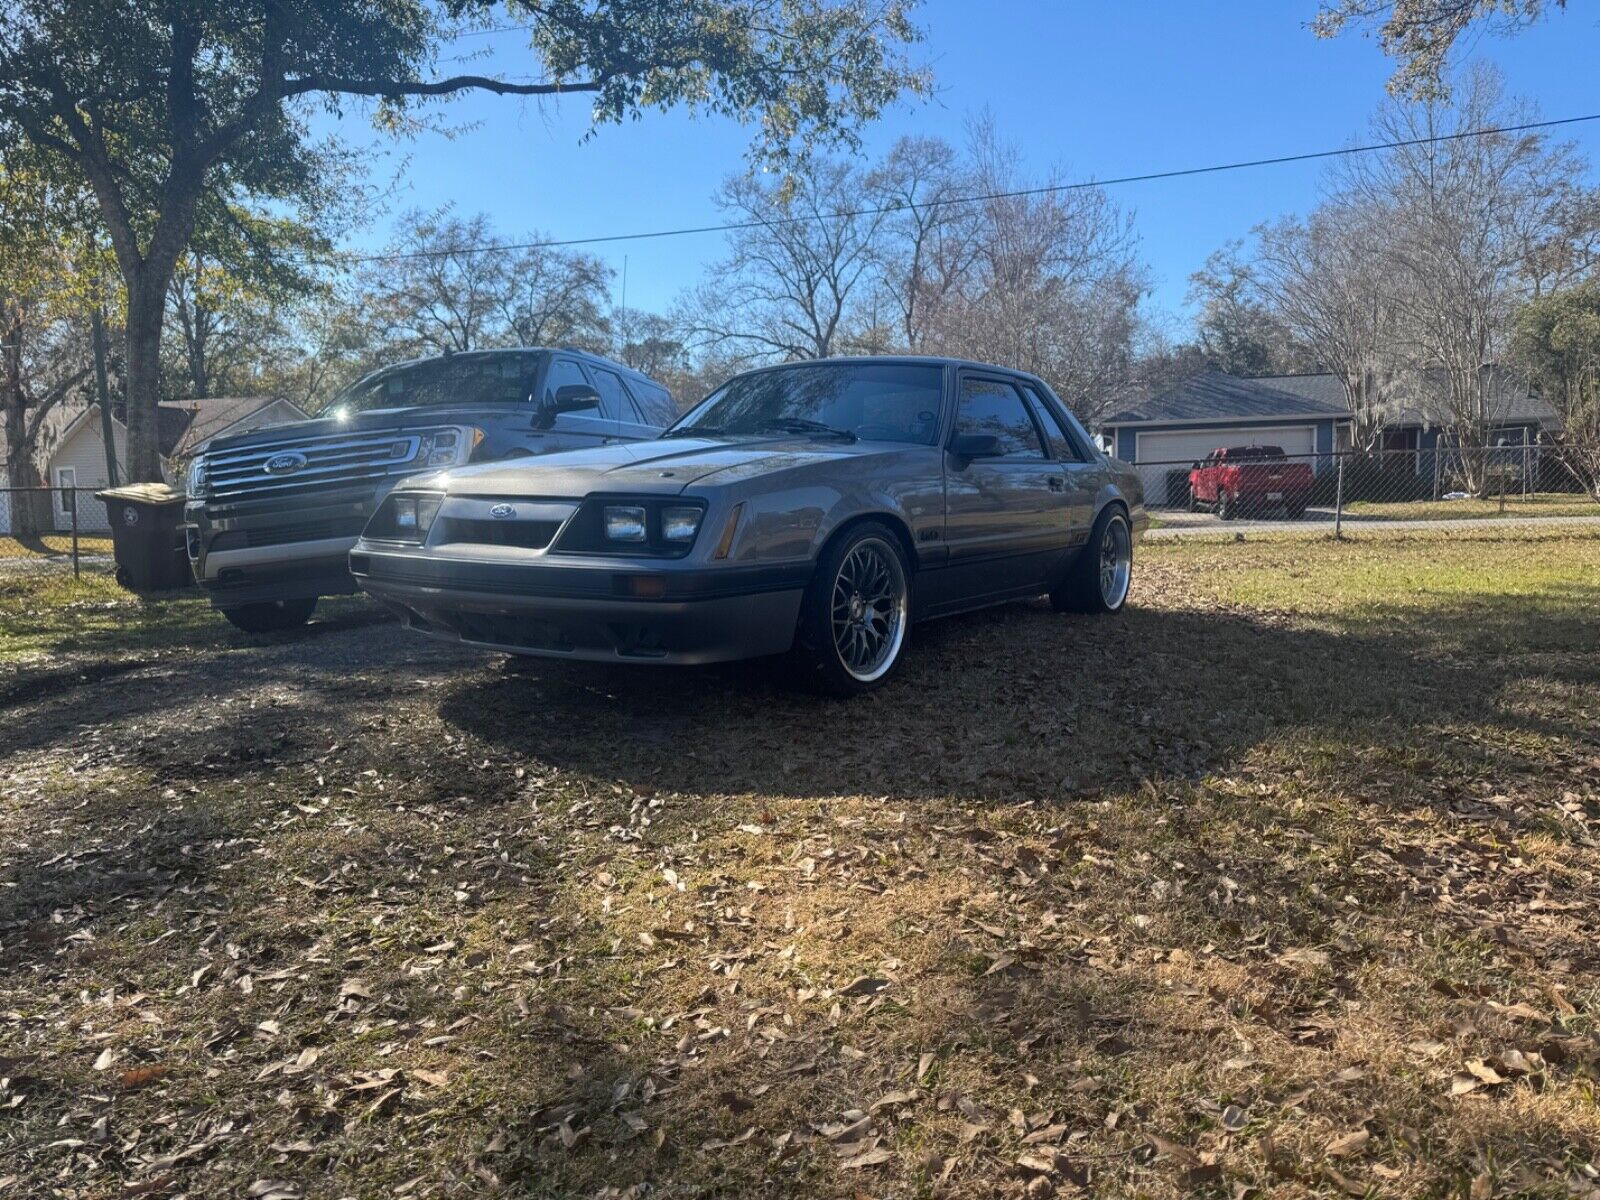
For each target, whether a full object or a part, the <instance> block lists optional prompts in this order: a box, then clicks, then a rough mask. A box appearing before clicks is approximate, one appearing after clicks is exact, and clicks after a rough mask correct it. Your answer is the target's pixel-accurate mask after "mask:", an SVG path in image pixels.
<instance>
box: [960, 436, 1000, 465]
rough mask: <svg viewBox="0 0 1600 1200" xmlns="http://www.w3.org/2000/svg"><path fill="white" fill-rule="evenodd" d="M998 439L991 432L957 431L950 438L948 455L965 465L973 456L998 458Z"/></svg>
mask: <svg viewBox="0 0 1600 1200" xmlns="http://www.w3.org/2000/svg"><path fill="white" fill-rule="evenodd" d="M1001 453H1002V451H1001V448H1000V439H999V438H997V437H996V436H995V435H994V434H992V433H958V434H956V435H955V437H953V438H951V439H950V457H951V458H954V459H956V460H957V461H958V462H959V463H960V465H961V466H963V467H965V466H966V465H967V464H968V463H970V462H971V461H972V460H973V459H975V458H999V457H1000V456H1001Z"/></svg>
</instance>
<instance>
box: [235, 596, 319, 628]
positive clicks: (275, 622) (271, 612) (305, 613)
mask: <svg viewBox="0 0 1600 1200" xmlns="http://www.w3.org/2000/svg"><path fill="white" fill-rule="evenodd" d="M316 607H317V597H315V596H311V597H309V598H305V597H302V598H298V599H294V600H269V601H268V602H266V603H265V604H240V605H238V606H236V607H234V608H225V609H223V610H222V615H223V616H225V617H227V618H228V620H229V621H230V622H232V624H233V626H234V628H236V629H242V630H244V632H246V633H276V632H278V631H279V630H283V629H296V628H298V627H299V626H301V625H304V624H305V623H306V622H307V621H309V620H310V619H311V613H312V611H313V610H314V609H315V608H316Z"/></svg>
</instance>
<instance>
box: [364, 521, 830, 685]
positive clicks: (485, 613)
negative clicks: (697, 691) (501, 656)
mask: <svg viewBox="0 0 1600 1200" xmlns="http://www.w3.org/2000/svg"><path fill="white" fill-rule="evenodd" d="M350 571H351V574H352V575H354V577H355V579H356V580H357V582H358V583H360V585H361V587H362V588H363V589H364V590H365V591H368V592H370V593H372V594H373V595H374V596H376V597H378V598H379V599H380V600H381V601H383V602H384V603H385V604H386V605H388V606H389V607H390V608H392V609H393V610H394V611H395V612H396V613H398V614H399V616H400V618H401V620H402V621H403V622H404V623H405V624H406V626H407V627H408V628H411V629H414V630H416V631H417V632H419V633H425V634H428V635H429V636H432V637H436V638H442V639H445V640H447V641H453V642H462V643H465V644H467V645H472V646H478V647H482V648H484V649H488V650H500V651H505V652H507V653H510V654H523V655H535V656H539V657H544V658H571V659H582V660H586V661H591V662H631V663H658V664H668V665H679V666H688V665H694V664H700V663H713V662H729V661H732V660H735V659H743V658H759V657H761V656H763V655H769V654H781V653H783V652H784V651H785V650H787V649H789V647H790V646H791V645H792V644H793V641H794V633H795V624H796V622H797V621H798V619H799V615H800V602H801V598H802V596H803V595H804V593H805V587H806V584H807V582H808V581H809V579H810V576H811V564H810V563H807V562H802V563H793V564H782V565H776V566H764V567H757V568H750V567H723V568H715V569H711V568H698V569H697V568H687V569H686V568H683V567H681V566H678V565H673V566H657V565H655V564H648V563H644V564H634V563H626V564H625V563H620V562H617V561H615V560H585V561H570V562H559V563H558V562H553V561H551V560H548V559H544V560H541V561H540V562H537V563H517V562H511V561H505V560H502V561H493V562H489V561H474V560H465V559H459V558H444V557H435V556H431V555H429V554H428V552H427V551H406V550H401V549H394V548H388V547H383V548H380V547H377V546H375V545H374V544H372V543H367V542H362V543H360V544H358V545H357V547H356V549H355V550H354V551H352V552H351V555H350Z"/></svg>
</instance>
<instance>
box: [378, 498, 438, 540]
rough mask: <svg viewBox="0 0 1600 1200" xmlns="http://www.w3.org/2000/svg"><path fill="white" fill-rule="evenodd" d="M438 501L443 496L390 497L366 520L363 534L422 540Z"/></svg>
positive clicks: (424, 538) (390, 538)
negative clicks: (368, 520) (369, 519)
mask: <svg viewBox="0 0 1600 1200" xmlns="http://www.w3.org/2000/svg"><path fill="white" fill-rule="evenodd" d="M442 503H444V497H443V496H436V495H426V494H424V495H415V494H413V495H401V496H390V497H389V498H388V499H387V500H385V501H384V502H383V504H382V505H380V506H379V508H378V511H377V512H376V513H375V514H373V518H372V520H371V521H370V522H368V524H367V530H366V536H367V537H372V538H382V539H385V540H388V541H391V542H416V543H419V544H420V543H422V542H425V541H427V540H428V530H429V529H431V528H432V527H433V519H434V518H435V517H437V516H438V515H439V506H440V505H441V504H442Z"/></svg>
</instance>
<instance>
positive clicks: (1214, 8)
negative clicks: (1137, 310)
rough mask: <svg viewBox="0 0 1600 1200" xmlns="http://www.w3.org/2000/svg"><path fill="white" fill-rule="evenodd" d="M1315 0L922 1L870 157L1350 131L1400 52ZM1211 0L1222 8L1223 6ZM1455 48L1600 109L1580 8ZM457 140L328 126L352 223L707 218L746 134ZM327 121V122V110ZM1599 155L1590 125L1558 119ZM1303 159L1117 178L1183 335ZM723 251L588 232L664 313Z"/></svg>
mask: <svg viewBox="0 0 1600 1200" xmlns="http://www.w3.org/2000/svg"><path fill="white" fill-rule="evenodd" d="M1315 7H1316V0H1223V2H1222V3H1216V4H1196V3H1194V2H1193V0H1145V2H1142V3H1141V2H1134V3H1121V4H1091V3H1081V2H1079V3H1072V2H1064V0H926V3H925V6H924V9H923V14H922V24H923V26H924V28H925V29H926V31H927V35H928V36H927V41H926V42H925V43H923V44H922V45H921V46H920V47H918V48H916V51H915V52H916V54H917V55H918V57H919V58H920V59H921V60H922V61H924V62H926V63H927V64H928V65H929V66H930V67H931V68H932V70H933V72H934V76H935V80H936V88H937V95H936V96H935V98H934V99H933V100H932V101H931V102H928V103H925V104H917V105H908V106H904V107H900V108H897V109H896V110H894V111H892V112H890V113H888V114H887V115H886V116H885V117H884V118H883V119H882V120H881V121H880V122H879V123H878V124H876V125H875V126H873V127H872V128H871V129H869V130H868V131H867V134H866V147H865V152H866V153H867V154H869V155H870V154H874V153H877V152H881V151H882V150H883V149H885V148H886V147H887V146H889V145H890V144H891V143H892V142H893V141H894V140H895V138H897V137H899V136H901V135H902V134H906V133H913V132H914V133H922V134H937V135H940V136H944V137H946V138H948V139H949V140H951V141H954V142H958V143H959V142H960V141H961V139H962V137H963V136H964V128H965V124H966V122H967V120H968V118H969V117H970V116H971V115H972V114H974V113H976V112H979V111H981V110H982V109H984V108H985V107H987V108H988V109H989V110H990V111H991V112H992V113H993V114H994V116H995V119H996V123H997V125H998V127H999V129H1000V131H1001V132H1002V134H1003V135H1004V136H1006V137H1007V138H1008V139H1009V140H1011V141H1014V142H1015V143H1016V144H1017V145H1018V146H1019V147H1020V148H1021V150H1022V152H1023V155H1024V157H1025V160H1026V162H1027V163H1028V165H1029V168H1030V170H1037V171H1040V172H1043V171H1044V170H1046V169H1048V168H1050V167H1052V166H1054V167H1057V168H1059V169H1060V170H1061V171H1062V173H1063V174H1064V175H1065V176H1067V177H1069V178H1074V179H1076V178H1087V177H1095V178H1102V179H1103V178H1109V177H1113V176H1118V175H1129V174H1139V173H1143V172H1148V171H1154V170H1165V169H1172V168H1182V167H1191V166H1202V165H1205V164H1208V163H1213V162H1227V161H1234V160H1239V159H1250V158H1258V157H1268V156H1274V155H1280V154H1292V153H1297V152H1302V151H1307V150H1319V149H1327V148H1334V147H1337V146H1341V145H1346V144H1349V143H1350V142H1352V141H1353V140H1356V139H1358V138H1359V137H1360V136H1361V135H1362V134H1363V133H1364V132H1365V128H1366V124H1367V121H1368V119H1369V118H1370V116H1371V114H1372V112H1373V110H1374V109H1375V108H1376V106H1377V105H1378V104H1379V103H1380V102H1381V101H1382V99H1383V97H1384V91H1383V88H1384V83H1385V81H1386V79H1387V78H1388V75H1389V72H1390V69H1391V66H1392V64H1390V63H1389V62H1388V61H1387V60H1386V59H1385V58H1384V57H1383V56H1382V55H1381V54H1380V53H1379V51H1378V48H1377V46H1376V44H1375V42H1373V41H1372V40H1370V39H1367V38H1363V37H1361V36H1358V35H1347V36H1346V37H1344V38H1341V39H1339V40H1336V41H1331V42H1330V41H1322V40H1319V39H1317V38H1315V37H1313V36H1312V35H1311V33H1310V31H1309V30H1308V29H1307V28H1306V22H1307V21H1309V19H1310V18H1311V16H1312V15H1313V14H1314V11H1315ZM1219 13H1226V14H1227V15H1226V16H1220V15H1218V14H1219ZM521 37H522V35H519V34H516V33H509V34H499V35H494V36H492V37H489V38H474V39H469V40H463V41H460V42H457V43H456V44H455V48H456V50H457V51H458V52H461V53H467V52H475V53H477V54H479V55H480V56H481V57H477V58H474V59H473V60H472V61H471V62H470V64H466V65H467V66H468V67H469V69H471V70H473V71H474V72H482V73H490V72H494V71H499V72H504V73H505V74H507V75H516V74H527V73H528V69H529V68H528V65H527V64H528V56H527V52H526V50H525V48H522V47H521V45H520V39H521ZM1462 49H1464V50H1465V53H1464V54H1461V55H1459V58H1460V60H1461V61H1470V60H1472V59H1476V58H1483V59H1487V60H1489V61H1492V62H1494V63H1495V64H1496V65H1498V66H1499V67H1500V68H1501V70H1502V71H1503V72H1504V73H1505V76H1506V79H1507V83H1508V86H1509V91H1510V92H1511V93H1512V94H1513V95H1516V96H1520V97H1523V98H1525V99H1528V100H1531V101H1533V102H1534V103H1535V104H1537V105H1538V107H1539V109H1540V112H1541V115H1542V116H1544V117H1546V118H1552V117H1565V116H1571V115H1577V114H1581V113H1587V112H1592V111H1600V88H1596V86H1595V82H1594V81H1595V78H1596V75H1595V71H1594V63H1595V61H1596V51H1597V50H1600V25H1597V24H1596V22H1595V18H1594V16H1593V15H1592V14H1588V13H1586V12H1585V11H1584V10H1583V9H1582V8H1579V9H1578V11H1576V12H1569V13H1565V14H1558V15H1557V16H1555V17H1554V18H1553V19H1552V20H1550V21H1549V22H1547V23H1546V24H1544V25H1542V26H1539V27H1536V28H1535V29H1533V30H1531V31H1528V32H1525V33H1523V34H1522V35H1520V36H1519V37H1516V38H1513V39H1501V38H1494V37H1487V36H1475V37H1474V38H1472V39H1471V41H1470V42H1469V43H1468V44H1467V45H1465V46H1464V47H1463V48H1462ZM444 111H445V113H446V115H447V116H448V119H449V120H450V121H451V123H453V124H455V125H457V126H459V127H460V128H459V131H458V132H457V133H456V135H455V136H454V137H451V138H445V137H443V136H440V135H435V134H428V135H424V136H421V137H419V138H417V139H415V140H413V141H409V142H403V143H395V142H393V141H391V140H389V139H387V138H378V137H375V136H373V135H372V134H371V132H370V130H369V129H368V127H366V126H365V125H363V124H362V122H361V121H360V120H359V119H356V118H346V119H345V120H344V121H342V122H338V123H337V127H338V128H339V129H340V130H341V132H342V133H343V134H344V135H345V136H347V137H350V138H352V139H353V140H355V141H358V142H362V143H365V144H370V145H371V147H372V148H373V149H374V151H375V153H376V154H378V155H379V157H378V159H377V160H376V162H375V167H374V171H375V178H379V179H381V180H383V181H384V182H393V184H394V188H395V190H394V193H393V196H392V198H391V199H390V201H389V203H388V211H387V213H386V214H385V215H382V216H379V217H378V219H377V220H375V221H374V222H373V223H372V225H371V226H370V227H369V228H367V229H365V230H363V231H361V232H360V233H358V234H356V235H354V236H352V237H351V238H350V239H348V244H349V245H351V246H357V247H371V248H378V247H381V246H382V245H383V243H384V241H385V239H386V237H387V234H388V230H389V223H390V221H391V220H392V218H393V215H394V214H396V213H398V212H399V211H401V210H403V209H405V208H407V207H413V206H415V207H422V208H431V207H433V206H436V205H440V204H444V203H447V202H454V204H455V205H456V207H457V210H458V211H460V212H462V213H472V212H480V211H481V212H484V213H487V214H488V215H489V216H490V218H491V219H492V221H493V223H494V224H495V226H496V227H497V228H498V229H499V230H500V232H501V233H502V234H504V235H505V236H507V237H508V238H509V237H518V236H521V235H524V234H526V233H527V232H528V231H530V230H534V229H537V230H540V231H542V232H544V233H546V234H548V235H550V236H553V237H587V236H594V235H601V234H611V233H631V232H638V231H647V230H652V229H664V228H671V227H675V226H682V225H698V224H705V223H708V222H714V221H716V220H717V212H716V210H715V208H714V206H713V205H712V203H711V199H710V197H711V193H712V192H713V190H714V189H715V187H716V184H717V182H718V180H720V179H721V178H722V177H723V176H724V175H726V174H728V173H730V172H733V171H738V170H742V169H743V167H744V160H743V154H744V150H745V147H746V146H747V144H748V141H749V131H748V130H745V129H742V128H741V127H739V126H738V125H736V124H734V123H732V122H729V121H722V120H707V119H702V120H690V119H688V118H687V117H685V116H684V115H682V114H679V113H666V114H660V113H652V114H648V115H647V116H645V118H644V119H643V120H641V121H638V122H632V123H628V124H625V125H623V126H605V127H602V128H601V129H600V130H599V131H598V133H597V135H596V136H595V137H593V138H592V139H590V140H588V141H584V140H583V135H584V132H585V130H586V129H587V128H588V119H587V118H588V112H587V105H586V104H585V103H584V102H583V101H582V100H581V99H575V100H572V101H560V102H554V103H552V102H542V103H540V102H534V101H527V100H517V99H511V98H501V97H493V96H472V97H469V98H467V99H465V100H462V101H459V102H457V103H455V104H453V105H451V106H450V107H449V108H447V109H446V110H444ZM318 124H319V126H321V127H323V128H329V127H331V126H332V125H334V124H335V123H333V122H331V121H328V120H322V121H319V122H318ZM1562 136H1563V137H1570V138H1571V140H1573V141H1575V142H1576V143H1577V144H1578V145H1579V147H1580V148H1581V149H1582V150H1583V151H1584V152H1585V154H1586V155H1587V156H1588V157H1589V158H1590V159H1591V161H1595V162H1600V122H1595V123H1593V124H1588V125H1579V126H1576V127H1573V128H1572V129H1571V130H1570V131H1568V132H1566V133H1563V135H1562ZM1322 178H1323V169H1322V168H1321V167H1320V166H1318V165H1316V164H1309V165H1292V166H1277V167H1264V168H1259V169H1255V170H1249V171H1240V172H1234V173H1229V174H1223V175H1215V176H1209V177H1202V178H1198V179H1195V178H1191V179H1180V180H1172V181H1162V182H1152V183H1142V184H1130V185H1127V186H1122V187H1117V188H1115V189H1113V195H1114V196H1115V197H1116V199H1117V200H1118V202H1119V203H1121V204H1123V205H1124V206H1126V207H1128V208H1131V209H1132V210H1134V212H1135V213H1136V218H1137V219H1136V227H1137V231H1138V234H1139V236H1140V251H1141V254H1142V256H1143V258H1144V260H1145V261H1146V262H1147V263H1148V265H1149V267H1150V269H1151V273H1152V276H1153V279H1154V283H1155V291H1154V294H1153V296H1152V297H1151V302H1150V304H1151V308H1152V310H1153V311H1155V312H1156V313H1162V312H1165V313H1169V314H1171V317H1172V319H1173V321H1174V322H1175V328H1174V332H1179V333H1181V332H1183V331H1184V322H1185V321H1186V320H1187V317H1188V313H1187V310H1186V308H1185V305H1184V293H1185V291H1186V290H1187V287H1188V283H1187V280H1188V276H1189V274H1190V273H1191V272H1192V271H1194V270H1195V269H1196V268H1197V267H1199V266H1200V265H1201V263H1202V262H1204V260H1205V258H1206V256H1207V255H1208V254H1209V253H1211V251H1212V250H1214V249H1216V248H1217V247H1218V246H1220V245H1221V244H1222V243H1224V242H1225V241H1227V240H1229V239H1231V238H1237V237H1242V236H1244V235H1246V234H1247V233H1248V231H1249V230H1250V228H1251V227H1252V226H1254V225H1255V224H1257V223H1259V222H1260V221H1263V220H1266V219H1268V218H1271V217H1274V216H1277V215H1279V214H1281V213H1287V212H1304V211H1305V210H1306V209H1308V208H1309V207H1311V206H1312V205H1314V204H1315V203H1316V200H1317V196H1318V193H1319V188H1320V186H1321V180H1322ZM723 249H724V245H723V241H722V238H721V237H720V236H719V235H715V234H706V235H697V236H691V237H680V238H669V239H660V240H655V241H647V242H633V243H630V244H628V245H627V246H626V247H625V248H624V247H600V248H597V250H596V252H597V253H599V254H601V255H602V256H603V257H605V258H606V259H607V260H609V261H610V262H612V264H613V265H614V266H615V267H616V268H617V270H618V273H619V274H618V279H617V280H616V282H615V285H614V290H615V292H616V293H617V294H620V290H621V282H622V281H621V269H622V266H623V255H624V254H626V256H627V302H628V304H629V305H630V306H635V307H642V308H654V309H664V308H666V307H667V306H668V305H669V304H670V303H671V301H672V299H673V298H674V297H675V296H676V295H677V294H678V293H679V292H680V291H681V290H682V289H683V288H685V287H686V286H689V285H690V284H692V283H694V282H695V281H696V280H697V279H699V278H700V275H701V272H702V270H703V268H704V267H705V265H706V264H708V263H710V262H712V261H714V260H715V259H716V258H717V257H718V256H719V255H720V254H721V253H722V252H723Z"/></svg>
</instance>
